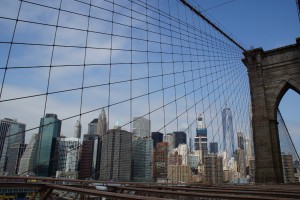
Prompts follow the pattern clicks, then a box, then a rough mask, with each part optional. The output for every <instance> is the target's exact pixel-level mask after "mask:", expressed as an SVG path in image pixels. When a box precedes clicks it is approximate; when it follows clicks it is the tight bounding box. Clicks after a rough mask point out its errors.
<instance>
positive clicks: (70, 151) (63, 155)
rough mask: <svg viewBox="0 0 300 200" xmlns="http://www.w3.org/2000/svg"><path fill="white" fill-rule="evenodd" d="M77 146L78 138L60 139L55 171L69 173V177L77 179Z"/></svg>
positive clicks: (78, 143)
mask: <svg viewBox="0 0 300 200" xmlns="http://www.w3.org/2000/svg"><path fill="white" fill-rule="evenodd" d="M79 145H80V139H79V138H65V137H61V138H60V139H59V144H58V159H57V171H61V172H70V173H69V176H70V177H73V178H77V170H78V160H79ZM71 173H73V174H72V175H71Z"/></svg>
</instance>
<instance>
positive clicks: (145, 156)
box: [132, 138, 153, 182]
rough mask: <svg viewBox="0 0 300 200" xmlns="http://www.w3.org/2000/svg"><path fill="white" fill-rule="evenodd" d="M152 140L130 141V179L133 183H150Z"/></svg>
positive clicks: (138, 139) (139, 139)
mask: <svg viewBox="0 0 300 200" xmlns="http://www.w3.org/2000/svg"><path fill="white" fill-rule="evenodd" d="M152 151H153V140H152V139H149V138H137V139H136V140H133V141H132V179H133V181H142V182H151V181H153V179H152V177H153V175H152Z"/></svg>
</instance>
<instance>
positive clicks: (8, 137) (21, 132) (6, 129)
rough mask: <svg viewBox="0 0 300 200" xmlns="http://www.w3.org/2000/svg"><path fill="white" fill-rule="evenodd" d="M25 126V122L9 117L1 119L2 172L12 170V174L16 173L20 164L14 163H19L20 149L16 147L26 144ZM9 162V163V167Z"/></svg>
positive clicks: (0, 166)
mask: <svg viewBox="0 0 300 200" xmlns="http://www.w3.org/2000/svg"><path fill="white" fill-rule="evenodd" d="M25 127H26V125H25V124H23V123H20V122H18V121H17V120H12V119H8V118H5V119H3V120H0V137H1V138H0V152H1V154H0V172H1V173H2V174H3V173H4V172H10V173H11V175H14V174H15V170H16V168H17V167H18V166H13V165H16V164H17V163H18V154H19V149H16V148H15V146H16V145H20V144H21V145H22V144H24V141H25ZM7 164H9V169H8V168H7ZM12 168H14V170H13V169H12Z"/></svg>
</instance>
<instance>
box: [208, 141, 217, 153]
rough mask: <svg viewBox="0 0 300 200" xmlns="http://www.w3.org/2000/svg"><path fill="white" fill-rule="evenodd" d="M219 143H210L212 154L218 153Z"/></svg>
mask: <svg viewBox="0 0 300 200" xmlns="http://www.w3.org/2000/svg"><path fill="white" fill-rule="evenodd" d="M218 152H219V150H218V143H217V142H211V143H209V153H211V154H218Z"/></svg>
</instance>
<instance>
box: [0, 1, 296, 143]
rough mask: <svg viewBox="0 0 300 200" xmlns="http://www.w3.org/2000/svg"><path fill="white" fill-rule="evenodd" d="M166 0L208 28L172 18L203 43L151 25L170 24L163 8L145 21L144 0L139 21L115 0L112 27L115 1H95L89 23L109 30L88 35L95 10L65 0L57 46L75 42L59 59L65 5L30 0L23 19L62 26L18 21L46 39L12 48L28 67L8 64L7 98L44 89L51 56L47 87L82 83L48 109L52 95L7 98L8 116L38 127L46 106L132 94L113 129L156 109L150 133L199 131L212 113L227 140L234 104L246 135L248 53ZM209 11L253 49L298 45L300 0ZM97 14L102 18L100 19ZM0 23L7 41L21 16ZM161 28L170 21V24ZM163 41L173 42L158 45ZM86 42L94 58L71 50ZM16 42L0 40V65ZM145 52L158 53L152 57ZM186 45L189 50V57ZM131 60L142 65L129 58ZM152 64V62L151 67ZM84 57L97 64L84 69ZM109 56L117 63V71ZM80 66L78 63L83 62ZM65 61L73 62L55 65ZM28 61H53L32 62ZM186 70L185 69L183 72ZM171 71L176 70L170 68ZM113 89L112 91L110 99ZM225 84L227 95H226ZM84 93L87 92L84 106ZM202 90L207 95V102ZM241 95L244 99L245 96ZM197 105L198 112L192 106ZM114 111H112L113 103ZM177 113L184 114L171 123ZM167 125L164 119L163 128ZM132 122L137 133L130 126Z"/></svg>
mask: <svg viewBox="0 0 300 200" xmlns="http://www.w3.org/2000/svg"><path fill="white" fill-rule="evenodd" d="M29 2H30V1H29ZM35 2H38V3H41V4H45V5H47V6H50V7H55V8H57V7H58V6H59V1H58V0H52V1H45V0H40V1H35ZM66 2H68V3H66ZM85 2H89V1H85ZM115 2H116V3H118V4H120V5H124V6H125V7H126V6H128V4H129V2H130V1H123V0H120V1H115ZM142 2H143V1H142ZM159 2H160V5H159V6H160V9H162V10H163V11H165V12H170V13H169V14H171V15H172V16H173V17H174V19H177V18H180V19H181V20H182V21H183V22H184V24H187V25H189V26H194V25H195V24H197V25H198V27H199V29H200V30H202V31H203V32H204V33H206V35H205V34H203V33H202V32H197V31H195V30H194V29H188V28H186V26H183V25H181V24H180V23H178V22H177V21H176V20H173V21H172V26H177V27H180V29H181V31H183V33H186V32H185V31H192V32H195V35H196V36H197V37H199V41H197V40H196V37H194V38H193V37H190V38H189V37H186V36H185V35H184V34H182V35H180V34H179V32H180V31H179V32H175V31H174V32H173V33H171V32H170V31H168V30H167V28H168V27H164V28H165V29H161V30H159V27H158V26H155V25H153V24H155V23H158V20H157V19H158V17H161V19H160V20H161V21H162V22H167V21H168V19H167V18H166V17H163V16H158V14H157V13H155V12H153V11H150V10H148V16H149V18H148V19H146V17H145V15H144V13H146V11H147V10H146V9H145V8H143V7H142V6H139V5H137V4H136V5H134V6H133V9H134V10H136V11H139V12H140V13H137V12H135V13H134V14H133V15H134V17H135V19H134V20H130V13H128V9H127V10H126V9H124V8H122V7H121V6H115V9H116V11H117V12H116V13H120V14H122V15H120V14H115V15H114V20H115V21H116V22H118V23H115V24H114V26H113V27H112V26H111V23H109V22H108V21H109V20H110V19H111V17H112V16H111V12H109V11H110V10H111V9H112V4H111V3H109V1H93V3H94V4H96V6H97V7H93V8H92V9H91V13H90V14H91V16H93V17H94V18H92V19H91V20H90V21H89V23H90V24H89V30H92V31H94V32H101V34H96V33H93V32H90V33H89V36H88V39H87V40H85V39H86V32H85V31H79V30H78V29H83V30H85V29H86V28H87V17H83V16H82V15H88V12H89V9H88V5H87V4H82V3H78V2H77V1H73V0H70V1H63V4H62V8H63V9H64V10H67V11H70V12H65V11H62V12H61V15H60V18H59V21H58V25H59V27H58V29H57V35H56V38H55V44H56V45H65V46H68V47H58V46H56V47H55V49H54V51H53V58H52V59H51V55H52V54H51V53H52V46H51V45H50V46H47V45H48V44H52V43H53V40H54V35H55V28H53V27H54V26H55V25H56V21H57V15H58V11H57V9H49V8H45V7H41V6H37V5H32V4H30V3H28V2H24V3H23V5H22V9H21V12H20V18H21V19H23V20H27V21H35V22H38V23H40V22H41V23H47V24H51V25H54V26H52V27H51V26H43V25H38V24H31V23H25V22H19V23H18V26H17V29H16V34H15V38H14V42H29V43H38V44H47V45H45V46H39V45H36V46H33V45H13V46H12V48H11V55H10V56H11V57H10V59H9V62H8V67H17V66H23V67H25V68H24V69H10V70H8V71H7V74H6V78H5V84H4V89H3V95H2V99H10V98H16V97H22V96H28V95H35V94H40V93H45V91H46V88H47V80H48V76H49V67H47V66H49V65H50V63H51V65H55V66H56V67H53V68H52V69H51V76H50V85H49V92H58V91H62V90H66V89H74V90H72V91H68V92H64V93H55V94H50V95H48V99H47V103H46V107H45V96H38V97H34V98H26V99H22V100H16V101H9V102H1V104H0V110H1V113H0V117H1V118H3V117H10V118H18V119H19V120H20V121H23V122H25V123H27V128H32V127H36V126H38V125H39V119H40V117H42V116H43V113H44V110H45V112H46V113H49V112H53V113H57V114H58V117H59V118H60V119H63V118H68V117H70V116H74V115H77V114H78V113H79V112H80V105H81V108H82V110H81V112H88V111H92V110H93V109H99V108H101V107H105V106H107V105H108V104H114V103H118V102H121V101H123V100H124V101H125V102H122V103H118V104H116V105H114V106H111V107H110V117H109V119H110V127H112V126H113V124H114V122H115V121H116V120H117V119H119V120H120V121H121V123H124V124H126V123H127V122H129V121H130V117H133V116H141V115H145V114H147V112H148V111H149V110H150V111H154V110H155V111H154V112H153V113H151V116H148V115H147V116H146V117H150V118H151V122H152V131H157V130H160V131H161V132H172V131H177V130H184V129H186V128H187V126H188V125H190V128H191V130H192V132H193V134H195V132H194V130H195V128H196V124H195V123H193V122H194V121H195V119H196V117H197V116H198V115H199V114H202V113H204V115H205V120H206V124H207V126H209V127H208V128H209V132H210V136H209V137H210V138H209V139H210V140H214V139H215V140H219V138H221V135H222V131H221V119H220V117H221V116H220V113H221V110H222V109H223V108H224V107H225V106H227V107H230V108H231V109H232V112H233V115H234V118H235V119H234V123H235V124H234V131H235V132H237V131H243V132H244V133H245V134H246V135H247V134H248V133H249V127H248V124H247V117H248V116H247V107H248V101H247V97H248V95H249V94H248V93H246V92H245V91H247V90H246V89H247V88H248V83H247V81H245V80H247V79H246V77H247V74H246V71H245V69H244V68H243V65H242V63H241V62H240V59H239V58H241V57H242V55H241V52H240V51H239V50H237V49H235V47H232V46H231V44H229V43H227V41H226V40H225V39H224V38H222V36H219V35H218V33H217V32H216V31H215V30H213V29H212V28H210V27H209V26H207V25H206V24H205V23H203V21H201V20H198V19H197V17H195V16H194V15H193V14H191V12H189V10H187V9H185V8H183V7H182V5H181V4H180V3H177V1H171V0H170V1H159ZM174 2H175V4H174ZM197 2H198V3H199V4H200V5H201V8H200V9H204V10H205V9H208V8H211V7H213V6H215V5H218V4H220V3H223V2H225V1H224V0H223V1H217V0H216V1H211V0H199V1H197ZM0 3H1V4H2V5H1V6H0V16H2V17H7V18H16V15H17V10H18V4H19V3H20V1H17V0H3V1H1V2H0ZM148 3H149V4H150V6H153V7H154V8H156V9H157V8H158V4H157V1H148ZM177 6H179V7H178V8H179V9H177ZM102 7H103V8H106V10H105V9H99V8H102ZM71 12H78V13H80V14H81V15H73V14H71ZM207 14H209V15H211V16H212V17H213V18H214V19H215V20H217V21H219V22H220V23H221V24H222V26H224V27H226V28H225V29H224V30H225V32H227V31H230V32H231V33H232V34H233V35H235V36H236V37H234V38H236V39H238V40H240V41H242V42H243V43H245V48H246V49H249V48H250V46H254V47H263V48H264V49H265V50H267V49H272V48H276V47H280V46H282V45H288V44H293V43H295V38H296V37H298V36H299V35H297V34H299V33H300V31H299V20H298V18H297V11H296V7H295V1H293V0H289V1H288V0H285V1H273V0H272V1H271V0H269V1H258V0H257V1H252V0H251V1H241V0H236V1H233V2H231V3H228V4H225V5H223V6H220V7H217V8H215V9H211V10H209V11H208V13H207ZM97 18H101V20H98V19H97ZM145 20H148V22H149V24H148V27H147V25H146V24H145V23H144V22H143V21H145ZM124 25H132V26H134V27H138V28H141V29H138V28H134V29H130V28H128V26H124ZM0 26H1V28H0V31H1V34H0V39H1V41H4V42H9V41H10V40H11V35H12V32H13V28H14V21H11V20H7V19H1V21H0ZM162 26H168V25H166V24H163V23H162ZM65 27H70V28H72V29H67V28H65ZM147 28H148V29H149V30H151V31H148V33H147V32H146V31H144V30H142V29H147ZM76 29H77V30H76ZM112 29H113V31H114V33H115V34H118V35H119V36H113V40H112V41H113V42H112V43H111V36H110V35H109V34H110V33H111V31H112ZM131 31H132V36H133V37H134V38H136V39H135V40H132V42H131V40H129V39H128V38H130V37H129V36H130V35H131ZM177 31H178V30H177ZM155 32H160V33H163V34H165V35H167V36H168V35H169V36H170V35H171V34H172V36H173V40H171V39H170V38H171V37H167V36H162V35H160V34H157V33H155ZM210 34H211V35H213V36H214V37H217V39H218V40H217V41H214V38H213V36H211V35H210ZM147 37H148V40H149V41H151V42H149V43H148V49H147V42H145V41H144V40H145V39H147ZM176 37H177V39H176ZM178 37H182V39H184V40H179V39H178ZM197 39H198V38H197ZM184 41H185V42H184ZM186 41H189V42H186ZM162 42H163V43H165V44H164V45H160V43H162ZM222 42H224V43H222ZM171 43H172V44H173V48H170V45H167V44H171ZM220 44H224V48H228V49H229V50H231V52H229V53H228V52H226V51H224V50H221V49H216V50H213V51H210V50H212V49H213V48H214V47H215V46H214V45H216V47H219V46H218V45H220ZM85 45H86V46H88V47H89V48H87V52H86V57H85V49H84V48H74V47H71V46H77V47H78V46H80V47H84V46H85ZM131 45H132V46H131ZM176 45H177V46H176ZM180 45H182V46H185V47H183V48H179V47H178V46H180ZM201 45H203V46H201ZM205 45H206V46H205ZM188 46H189V47H188ZM9 47H10V46H9V43H2V44H1V45H0V50H1V51H2V52H4V53H3V54H2V56H3V57H2V58H3V59H0V65H1V66H5V64H6V59H7V55H8V52H9V51H8V50H9ZM99 47H101V48H99ZM110 47H112V48H113V49H114V51H113V53H112V54H110V51H109V50H108V48H110ZM97 48H98V49H97ZM191 48H198V49H199V48H201V51H199V52H200V55H201V56H198V57H197V56H195V55H193V54H197V53H199V52H196V53H191V52H190V49H191ZM120 49H123V50H120ZM131 49H133V50H140V51H133V52H132V53H131V51H130V50H131ZM147 51H151V52H149V53H148V54H147V53H146V52H147ZM160 51H163V52H166V53H165V54H163V57H161V56H162V54H160V53H159V52H160ZM182 52H188V53H187V54H186V55H185V54H184V55H183V54H182ZM189 52H190V55H189ZM224 52H225V56H229V57H230V59H231V60H230V62H231V63H230V62H227V61H224V60H217V59H214V58H215V57H214V56H215V55H218V56H220V55H221V56H222V55H223V54H222V53H224ZM172 53H173V54H172ZM172 55H173V56H172ZM237 58H238V59H237ZM197 59H198V61H200V62H202V63H203V64H201V65H195V64H190V63H189V62H184V63H183V64H182V63H179V62H178V61H182V60H185V61H189V60H197ZM162 60H163V61H175V62H174V64H171V63H163V64H157V63H159V62H161V61H162ZM131 62H133V63H140V64H135V65H130V63H131ZM143 62H144V63H143ZM147 62H148V63H149V65H147V64H145V63H147ZM155 62H157V63H155ZM83 63H85V64H87V65H88V64H93V65H90V66H88V67H83ZM110 63H113V65H112V66H111V68H110ZM117 63H118V64H117ZM78 64H79V66H76V65H78ZM60 65H69V66H65V67H57V66H60ZM27 66H46V67H43V68H27ZM148 66H149V70H148ZM208 66H210V67H208ZM109 69H110V70H109ZM83 70H85V79H84V80H83V79H82V71H83ZM183 70H185V72H183V73H180V72H182V71H183ZM195 70H196V71H195ZM3 72H4V70H2V71H1V74H0V78H1V80H2V77H3ZM131 72H132V73H131ZM173 72H175V74H172V73H173ZM229 72H231V73H229ZM109 74H110V75H111V76H110V81H111V82H113V83H114V84H111V85H110V86H109V85H107V83H108V81H109ZM162 74H164V77H165V78H162V76H161V75H162ZM210 74H214V75H210ZM147 76H152V77H153V78H151V79H149V82H148V79H147ZM197 77H198V78H197ZM199 77H201V78H199ZM130 78H132V79H136V80H134V81H132V82H130V81H128V80H129V79H130ZM195 78H196V79H195ZM193 79H195V80H193ZM182 83H184V84H182ZM206 83H210V84H206ZM82 84H83V86H84V87H89V88H87V89H85V90H84V92H83V93H81V89H78V88H80V87H81V86H82ZM148 84H149V87H148ZM174 84H177V86H176V87H170V88H168V87H169V86H172V85H174ZM197 84H200V85H201V87H200V89H198V90H197V91H196V92H195V93H190V92H192V90H193V89H195V87H197ZM99 85H100V86H99ZM195 85H196V86H195ZM94 86H96V87H94ZM131 86H132V88H133V90H132V91H130V87H131ZM163 87H164V88H168V89H166V90H165V91H164V93H165V95H163V93H162V92H161V91H159V92H154V91H156V90H160V89H162V88H163ZM109 89H110V97H111V98H108V93H109ZM224 89H226V90H224ZM223 90H224V91H226V92H222V91H223ZM184 91H186V93H190V95H186V96H185V92H184ZM148 92H153V93H152V94H151V95H150V96H149V98H148V96H147V95H146V96H143V97H139V98H136V99H134V100H133V101H132V104H130V102H129V101H126V100H127V99H130V98H131V97H133V98H134V97H138V96H140V95H144V94H147V93H148ZM288 94H289V93H288ZM81 95H82V99H83V101H82V104H81ZM181 96H182V98H180V99H178V100H177V101H176V102H172V101H174V99H175V98H178V97H181ZM202 97H206V98H205V99H204V100H201V98H202ZM236 97H239V98H236ZM242 97H245V98H244V99H243V98H242ZM286 98H287V99H288V100H289V99H292V100H293V99H294V98H289V95H286V97H285V98H284V100H285V99H286ZM195 99H197V100H199V99H200V101H199V102H200V103H199V104H197V106H194V107H193V106H192V105H193V104H194V103H195ZM168 102H171V103H170V104H168V105H167V106H165V107H164V108H160V106H162V105H163V103H164V104H166V103H168ZM190 107H191V109H190V110H189V111H188V112H185V111H186V109H187V108H190ZM156 109H157V110H156ZM284 110H285V109H284ZM284 110H283V113H284ZM106 112H107V114H108V110H107V109H106ZM99 113H100V110H96V111H94V112H91V113H89V114H85V115H83V116H82V118H81V121H82V125H83V134H85V133H86V131H87V124H88V123H89V122H90V121H92V119H93V118H96V117H97V116H98V114H99ZM298 113H299V112H298ZM289 116H293V117H292V118H291V119H289V121H293V120H295V121H297V120H298V122H299V115H298V118H296V116H295V117H294V115H292V114H291V115H289ZM176 117H177V119H176V120H173V119H174V118H176ZM77 119H78V117H74V118H71V119H69V120H65V121H63V127H62V133H63V134H64V135H66V136H69V137H70V136H72V134H73V131H74V125H75V123H76V120H77ZM287 123H288V121H287ZM166 124H167V125H166ZM187 124H188V125H187ZM298 124H299V123H298ZM164 125H166V126H165V127H164ZM124 128H126V129H128V130H129V129H130V127H129V124H128V125H126V126H125V127H124ZM296 128H297V127H296ZM298 134H299V133H298ZM295 135H296V133H295ZM27 141H28V138H27Z"/></svg>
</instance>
